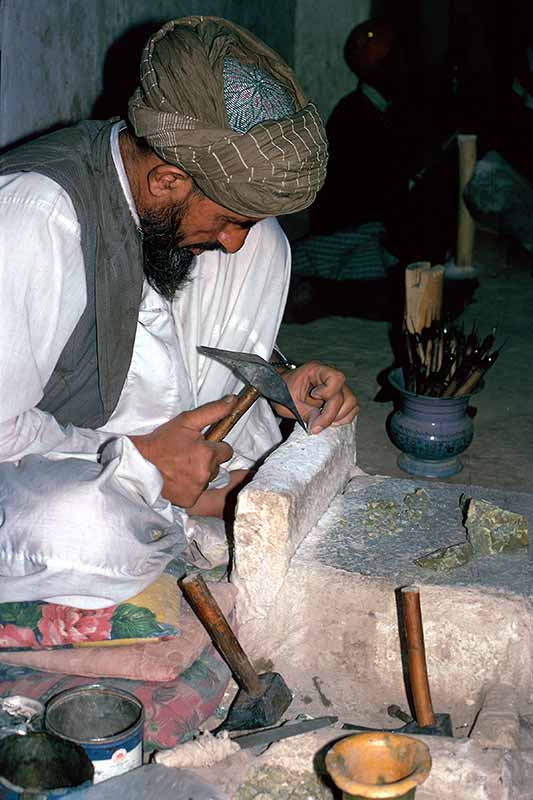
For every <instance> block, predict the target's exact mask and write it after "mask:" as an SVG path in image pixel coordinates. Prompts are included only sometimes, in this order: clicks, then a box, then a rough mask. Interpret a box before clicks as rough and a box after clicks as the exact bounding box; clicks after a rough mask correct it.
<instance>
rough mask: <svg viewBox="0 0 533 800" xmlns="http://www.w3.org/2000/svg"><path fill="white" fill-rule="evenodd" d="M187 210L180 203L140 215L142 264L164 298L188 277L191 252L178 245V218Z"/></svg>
mask: <svg viewBox="0 0 533 800" xmlns="http://www.w3.org/2000/svg"><path fill="white" fill-rule="evenodd" d="M186 210H187V204H186V203H182V204H180V205H178V206H172V207H171V208H164V209H156V210H150V211H146V212H145V213H144V214H143V215H142V216H141V218H140V222H141V229H142V232H143V267H144V274H145V277H146V280H147V281H148V283H149V284H150V286H152V288H154V289H155V290H156V292H158V293H159V294H160V295H162V296H163V297H165V298H166V299H167V300H172V299H173V297H174V296H175V294H176V292H177V291H178V290H179V289H182V288H183V287H184V286H185V285H186V284H187V283H188V281H189V280H190V278H191V273H192V269H193V259H194V255H193V254H192V253H191V252H190V251H189V250H187V249H185V248H183V247H180V242H181V241H182V239H183V235H182V234H181V233H180V228H181V222H182V220H183V217H184V215H185V212H186Z"/></svg>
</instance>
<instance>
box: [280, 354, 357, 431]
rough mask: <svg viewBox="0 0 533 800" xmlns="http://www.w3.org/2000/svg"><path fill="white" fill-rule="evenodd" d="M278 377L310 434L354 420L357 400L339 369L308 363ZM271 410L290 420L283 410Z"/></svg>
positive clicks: (318, 363)
mask: <svg viewBox="0 0 533 800" xmlns="http://www.w3.org/2000/svg"><path fill="white" fill-rule="evenodd" d="M281 377H282V378H283V380H284V381H285V383H286V384H287V388H288V390H289V392H290V393H291V396H292V399H293V400H294V403H295V405H296V408H297V409H298V411H299V413H300V415H301V416H302V418H303V419H304V420H305V422H306V423H307V426H308V429H309V430H310V432H311V433H320V431H322V430H324V428H327V427H328V426H329V425H332V426H338V425H346V424H347V423H348V422H351V421H352V420H353V419H354V417H355V416H357V413H358V411H359V406H358V404H357V397H356V396H355V395H354V393H353V392H352V390H351V389H350V387H349V386H348V384H347V383H346V378H345V376H344V374H343V373H342V372H340V371H339V370H338V369H334V367H328V366H327V365H326V364H321V363H320V362H319V361H310V362H309V363H307V364H303V365H302V366H301V367H298V368H297V369H295V370H291V371H289V372H285V373H283V375H282V376H281ZM274 410H275V411H276V413H277V414H279V415H280V416H282V417H289V418H291V419H292V418H293V415H292V414H291V412H290V411H289V410H288V409H287V408H285V407H284V406H280V405H278V404H274Z"/></svg>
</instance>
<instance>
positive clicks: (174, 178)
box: [147, 164, 192, 202]
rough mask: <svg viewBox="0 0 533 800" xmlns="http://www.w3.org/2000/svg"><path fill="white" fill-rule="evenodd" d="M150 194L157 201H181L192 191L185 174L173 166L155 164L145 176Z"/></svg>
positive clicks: (188, 178)
mask: <svg viewBox="0 0 533 800" xmlns="http://www.w3.org/2000/svg"><path fill="white" fill-rule="evenodd" d="M147 183H148V189H149V191H150V194H151V195H152V196H153V197H156V198H158V199H159V200H165V201H167V200H168V201H173V202H175V201H182V200H184V199H185V198H186V197H187V196H188V194H189V193H190V191H191V189H192V180H191V177H190V176H189V175H187V173H186V172H184V171H183V170H182V169H180V168H179V167H175V166H174V165H173V164H157V165H156V166H155V167H153V168H152V169H151V170H150V171H149V172H148V175H147Z"/></svg>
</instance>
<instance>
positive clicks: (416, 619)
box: [342, 586, 453, 736]
mask: <svg viewBox="0 0 533 800" xmlns="http://www.w3.org/2000/svg"><path fill="white" fill-rule="evenodd" d="M400 596H401V606H402V614H403V621H404V627H405V637H406V645H407V661H408V675H409V686H410V689H411V695H412V698H413V705H414V716H415V718H414V719H411V720H410V721H409V722H406V724H405V725H402V726H401V727H400V728H393V729H392V730H389V732H390V733H418V734H423V735H424V736H453V727H452V721H451V719H450V715H449V714H435V713H434V711H433V704H432V702H431V693H430V690H429V680H428V673H427V665H426V649H425V644H424V630H423V627H422V612H421V610H420V592H419V590H418V588H417V587H416V586H405V587H404V588H402V589H401V591H400ZM388 711H389V714H391V716H395V717H400V719H403V720H405V717H406V715H405V714H404V712H402V711H401V710H400V709H399V708H398V707H397V706H389V709H388ZM342 727H343V728H344V729H345V730H357V731H375V730H383V729H382V728H364V727H362V726H360V725H351V724H350V723H346V724H345V725H343V726H342Z"/></svg>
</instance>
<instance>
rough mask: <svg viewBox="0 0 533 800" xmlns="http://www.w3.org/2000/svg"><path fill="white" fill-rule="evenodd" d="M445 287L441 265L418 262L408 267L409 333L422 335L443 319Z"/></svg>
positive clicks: (407, 320)
mask: <svg viewBox="0 0 533 800" xmlns="http://www.w3.org/2000/svg"><path fill="white" fill-rule="evenodd" d="M443 285H444V267H443V266H441V265H440V264H436V265H435V266H433V267H432V266H431V264H430V263H429V261H416V262H415V263H414V264H409V265H408V266H407V267H406V270H405V311H404V327H405V328H406V329H407V330H408V331H409V333H420V332H421V331H422V330H423V329H424V328H429V326H430V325H431V323H432V322H433V320H436V319H440V318H441V313H442V292H443ZM422 360H424V358H423V359H422Z"/></svg>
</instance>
